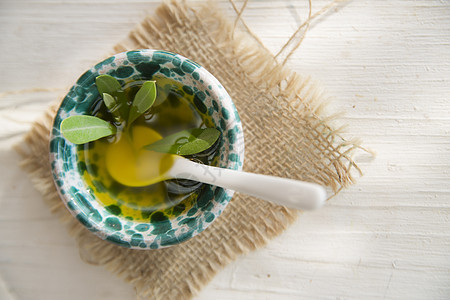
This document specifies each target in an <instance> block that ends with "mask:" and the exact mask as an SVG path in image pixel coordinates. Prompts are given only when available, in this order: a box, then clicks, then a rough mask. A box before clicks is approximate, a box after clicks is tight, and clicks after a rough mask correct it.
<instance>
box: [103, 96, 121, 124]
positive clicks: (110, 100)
mask: <svg viewBox="0 0 450 300" xmlns="http://www.w3.org/2000/svg"><path fill="white" fill-rule="evenodd" d="M103 102H105V105H106V108H108V110H109V111H110V112H111V113H112V114H113V116H114V119H115V120H116V121H119V120H120V117H121V116H120V113H119V109H118V108H119V104H118V103H117V101H116V99H115V98H114V97H113V96H111V95H110V94H107V93H103Z"/></svg>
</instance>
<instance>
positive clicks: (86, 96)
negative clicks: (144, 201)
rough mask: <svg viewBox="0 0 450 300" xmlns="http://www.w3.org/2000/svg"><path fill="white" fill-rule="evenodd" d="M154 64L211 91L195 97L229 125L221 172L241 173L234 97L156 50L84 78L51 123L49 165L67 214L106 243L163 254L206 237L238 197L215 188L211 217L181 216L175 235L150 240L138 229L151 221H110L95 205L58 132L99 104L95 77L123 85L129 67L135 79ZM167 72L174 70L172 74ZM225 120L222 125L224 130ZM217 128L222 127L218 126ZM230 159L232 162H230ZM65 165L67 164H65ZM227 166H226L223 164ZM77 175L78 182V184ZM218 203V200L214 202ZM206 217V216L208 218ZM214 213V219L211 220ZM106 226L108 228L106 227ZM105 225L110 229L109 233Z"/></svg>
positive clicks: (201, 72)
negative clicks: (138, 72)
mask: <svg viewBox="0 0 450 300" xmlns="http://www.w3.org/2000/svg"><path fill="white" fill-rule="evenodd" d="M150 63H157V64H158V65H159V66H160V67H161V66H164V67H165V68H168V67H169V66H172V68H173V69H175V68H177V70H175V71H176V72H178V75H179V77H176V76H177V74H175V79H176V80H178V79H180V78H181V79H180V80H187V79H189V80H191V81H192V82H193V83H195V82H196V83H195V84H197V83H198V85H197V87H202V88H205V87H206V86H207V87H208V89H209V93H207V95H206V94H205V93H203V92H201V91H200V90H199V91H197V92H194V93H195V95H197V93H198V94H199V95H200V93H202V94H203V96H202V97H203V98H202V97H198V99H200V100H201V101H202V103H203V106H205V108H206V109H207V110H208V111H207V113H208V114H209V113H210V112H211V107H212V106H214V109H215V108H216V106H217V112H216V111H214V112H212V114H214V115H217V116H219V115H220V116H221V118H220V124H221V125H220V126H222V125H225V127H226V128H221V129H222V130H224V131H223V133H224V132H225V131H226V132H227V135H225V134H224V138H223V140H224V147H225V145H226V147H228V149H227V150H228V152H226V153H228V156H227V157H226V158H225V157H224V158H222V157H221V158H220V161H221V165H220V167H226V168H230V169H235V170H242V166H243V159H244V152H245V151H244V136H243V130H242V124H241V121H240V118H239V115H238V112H237V110H236V107H235V105H234V103H233V101H232V99H231V97H230V96H229V95H228V93H227V92H226V90H225V88H224V87H223V86H222V85H221V84H220V83H219V81H218V80H217V79H216V78H215V77H214V76H213V75H212V74H211V73H209V72H208V71H207V70H206V69H205V68H203V67H202V66H201V65H199V64H198V63H196V62H194V61H192V60H190V59H188V58H186V57H184V56H181V55H179V54H175V53H172V52H168V51H162V50H153V49H139V50H132V51H125V52H121V53H117V54H115V55H113V56H111V57H108V58H106V59H104V60H103V61H101V62H100V63H98V64H96V65H95V66H94V67H92V68H91V69H89V70H88V71H86V72H85V73H83V74H82V75H81V76H80V78H79V79H78V80H77V82H76V83H75V84H74V85H73V86H72V87H71V89H70V90H69V92H68V93H67V95H66V96H65V97H64V99H63V101H62V102H61V104H60V106H59V108H58V111H57V113H56V116H55V119H54V122H53V127H52V131H51V134H50V163H51V169H52V175H53V178H54V183H55V186H56V189H57V191H58V193H59V195H60V198H61V199H62V201H63V202H64V204H65V205H66V207H67V208H68V210H69V211H70V212H71V214H72V215H74V216H75V217H76V218H77V219H78V221H80V222H81V223H82V224H83V225H84V226H85V227H86V228H87V229H89V230H90V231H91V232H93V233H95V234H96V235H97V236H99V237H100V238H102V239H105V240H108V241H110V242H113V243H115V244H118V245H121V246H125V247H128V248H134V249H158V248H165V247H169V246H172V245H176V244H179V243H181V242H184V241H186V240H188V239H190V238H192V237H194V236H196V235H197V234H199V233H200V232H202V231H204V230H205V229H206V228H207V227H208V226H209V225H210V224H211V223H212V222H213V221H214V220H215V219H216V218H217V217H218V216H219V215H220V214H221V213H222V211H223V209H224V208H225V207H226V205H227V204H228V203H229V201H230V200H231V197H232V196H233V194H234V191H231V190H226V189H222V188H219V187H215V188H212V190H213V194H211V193H208V196H210V197H211V196H212V198H211V199H209V200H208V199H207V200H208V204H207V207H208V208H209V209H210V210H209V211H206V209H205V210H201V209H200V208H197V211H196V212H195V213H192V214H189V213H190V212H184V213H183V214H181V215H180V216H177V218H176V222H178V223H177V224H178V227H176V230H175V231H174V232H171V233H170V234H169V231H168V232H166V233H161V234H152V232H151V231H150V227H149V228H147V230H142V231H141V230H139V227H138V225H143V224H147V225H148V226H152V222H150V220H149V223H141V222H134V221H132V220H126V219H125V218H123V217H122V218H121V217H120V216H108V215H107V214H106V213H105V211H104V207H103V210H101V207H102V204H100V203H99V202H98V201H96V200H95V196H94V194H93V193H89V192H88V191H85V190H83V189H87V190H89V187H87V186H86V185H85V186H83V182H82V179H81V176H80V175H79V173H78V172H76V171H74V170H78V169H77V167H76V163H77V160H76V153H75V152H76V149H77V145H74V144H72V143H70V142H68V141H66V140H65V139H64V138H63V137H62V135H61V133H60V132H59V125H60V123H61V121H62V120H63V119H64V118H65V117H68V116H70V115H79V114H83V112H86V109H88V108H90V105H89V104H90V103H91V102H92V101H94V100H93V99H94V98H95V99H98V91H96V88H95V91H93V89H92V85H93V82H95V77H97V76H98V75H101V74H106V73H108V74H109V75H112V76H113V77H116V78H117V79H118V80H119V81H121V80H124V79H129V77H126V76H125V77H124V76H123V74H118V73H119V72H118V71H119V70H121V71H123V70H124V69H129V68H130V67H131V68H134V72H133V73H131V74H135V73H136V70H137V67H138V66H140V65H144V64H146V65H145V66H148V65H149V64H150ZM169 70H172V69H170V68H169ZM180 70H181V72H180ZM156 73H157V72H156ZM156 73H154V74H156ZM143 74H144V73H143V71H142V72H141V75H142V76H141V78H142V77H145V76H143ZM154 74H153V75H154ZM158 74H160V73H158ZM133 76H136V75H133ZM186 76H187V77H186ZM147 80H148V79H147ZM200 83H201V84H200ZM95 92H97V96H95ZM80 99H81V100H80ZM198 99H197V100H198ZM208 101H209V102H210V103H209V104H208V103H207V102H208ZM213 101H216V103H215V104H214V102H213ZM85 102H86V103H85ZM197 104H198V105H201V103H197V102H196V105H197ZM207 104H208V105H207ZM212 104H214V105H212ZM203 106H202V109H203ZM208 106H209V108H208ZM78 109H79V110H78ZM75 110H77V111H75ZM225 116H226V117H225ZM222 120H224V122H223V124H222ZM217 122H219V121H217ZM215 125H216V126H219V125H218V124H215ZM231 134H232V135H231ZM231 137H233V140H234V141H237V143H232V144H231V145H230V141H231ZM232 155H234V156H232ZM231 157H232V158H233V159H230V158H231ZM64 159H67V161H65V160H64ZM225 161H226V162H227V163H226V164H223V162H225ZM71 166H72V168H71ZM74 166H75V167H74ZM77 174H78V177H79V178H76V177H77V176H76V175H77ZM68 181H69V182H70V183H69V182H68ZM205 197H206V196H205ZM216 197H217V199H218V200H216ZM199 198H200V197H199ZM202 203H203V202H202ZM211 205H212V206H211ZM202 208H203V207H202ZM99 210H101V211H99ZM198 211H200V212H198ZM206 212H208V217H205V214H206ZM211 213H212V215H213V216H212V217H211ZM113 218H115V219H114V222H120V224H118V223H114V222H112V220H113ZM187 219H190V220H192V219H194V220H196V221H195V222H196V223H195V224H194V223H192V224H194V225H195V226H191V225H192V224H191V225H190V224H187V225H186V223H183V225H179V224H181V223H182V222H183V221H185V220H187ZM108 220H109V223H106V222H107V221H108ZM169 222H171V225H173V224H172V223H174V222H175V219H174V218H172V219H169ZM105 223H106V225H108V227H105ZM126 224H128V225H129V226H133V227H131V228H133V229H134V233H133V234H129V235H127V234H125V233H124V232H125V227H126V226H127V225H126ZM130 224H131V225H130ZM109 225H111V226H112V227H110V226H109ZM153 225H154V224H153ZM114 226H116V228H114ZM180 226H181V227H183V228H181V227H180ZM118 227H120V230H116V229H117V228H118ZM144 227H145V226H143V228H144ZM170 228H172V227H170ZM180 228H181V229H180ZM177 230H178V231H177ZM128 231H130V230H128ZM131 231H133V230H131ZM154 231H155V230H153V232H154Z"/></svg>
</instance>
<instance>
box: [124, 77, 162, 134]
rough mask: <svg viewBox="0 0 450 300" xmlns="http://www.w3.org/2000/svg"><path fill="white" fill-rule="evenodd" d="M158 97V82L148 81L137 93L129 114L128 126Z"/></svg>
mask: <svg viewBox="0 0 450 300" xmlns="http://www.w3.org/2000/svg"><path fill="white" fill-rule="evenodd" d="M155 99H156V82H155V81H146V82H144V84H143V85H142V87H141V88H140V89H139V91H138V92H137V93H136V96H135V97H134V101H133V104H131V108H130V113H129V116H128V126H129V125H130V124H131V123H133V122H134V121H135V120H136V119H137V118H139V116H140V115H142V114H143V113H144V112H145V111H146V110H147V109H149V108H150V107H151V106H152V105H153V103H154V102H155Z"/></svg>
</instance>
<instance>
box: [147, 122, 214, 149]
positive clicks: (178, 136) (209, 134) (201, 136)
mask: <svg viewBox="0 0 450 300" xmlns="http://www.w3.org/2000/svg"><path fill="white" fill-rule="evenodd" d="M219 137H220V131H219V130H217V129H215V128H194V129H187V130H183V131H180V132H177V133H174V134H172V135H169V136H167V137H165V138H163V139H161V140H159V141H156V142H154V143H152V144H150V145H147V146H145V149H147V150H152V151H156V152H162V153H171V154H177V155H192V154H196V153H200V152H202V151H205V150H206V149H208V148H210V147H211V146H212V145H214V143H215V142H216V141H217V139H218V138H219Z"/></svg>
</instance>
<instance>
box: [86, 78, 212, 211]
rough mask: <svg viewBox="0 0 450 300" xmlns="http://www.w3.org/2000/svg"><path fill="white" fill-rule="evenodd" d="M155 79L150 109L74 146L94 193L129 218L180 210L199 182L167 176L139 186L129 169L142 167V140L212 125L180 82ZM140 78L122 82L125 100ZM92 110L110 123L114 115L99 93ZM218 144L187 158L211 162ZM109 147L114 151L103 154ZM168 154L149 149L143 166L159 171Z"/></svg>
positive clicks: (131, 96) (165, 166)
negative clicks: (149, 159) (113, 130)
mask: <svg viewBox="0 0 450 300" xmlns="http://www.w3.org/2000/svg"><path fill="white" fill-rule="evenodd" d="M153 80H156V86H157V98H156V100H155V103H154V105H153V106H152V107H151V108H150V110H149V111H147V112H146V113H145V114H144V115H142V116H141V117H139V118H138V119H137V120H136V121H135V122H133V124H132V125H131V126H129V127H121V126H118V133H117V134H116V135H115V136H112V137H109V138H103V139H100V140H97V141H94V142H90V143H88V144H85V145H82V146H81V147H80V148H79V151H78V157H79V160H80V164H81V166H82V168H83V169H85V172H84V180H85V182H86V184H87V185H88V186H89V187H90V189H91V191H92V192H93V193H94V194H95V196H96V197H97V199H98V200H99V201H100V202H101V204H103V205H104V206H105V207H106V208H107V210H109V211H110V212H111V213H113V214H116V215H119V214H120V215H121V216H123V217H125V218H128V219H130V220H131V219H133V220H146V219H148V216H149V215H150V214H151V213H152V212H153V211H155V210H160V209H167V208H170V207H174V206H178V207H175V209H178V210H180V208H181V209H182V210H184V209H187V208H188V207H189V206H191V205H192V203H193V202H194V201H195V199H196V198H197V196H198V194H199V192H200V191H201V187H202V184H201V183H198V182H193V181H189V180H166V181H163V182H159V183H156V184H152V185H147V186H143V187H139V185H142V182H139V179H136V178H134V177H132V176H128V175H127V174H128V173H130V174H131V173H132V172H133V171H134V169H135V168H138V167H140V168H142V162H139V161H137V160H136V151H139V149H142V147H143V146H144V145H146V144H149V143H151V142H153V141H156V140H157V139H159V138H161V137H164V136H167V135H170V134H173V133H176V132H178V131H181V130H184V129H190V128H200V127H205V126H207V125H208V126H211V124H208V123H210V120H209V119H208V118H207V117H206V116H201V115H200V114H199V113H198V112H197V110H196V109H195V107H194V106H193V105H192V103H193V99H192V98H193V96H192V95H189V94H187V93H185V92H184V91H183V89H182V86H181V85H180V84H179V83H178V82H176V81H173V80H170V79H167V78H158V77H157V78H153ZM142 83H143V82H141V81H132V82H129V83H127V84H126V85H125V86H124V93H125V94H126V96H127V99H128V101H129V103H131V101H132V99H134V95H135V94H136V93H137V91H138V90H139V88H140V87H141V86H142ZM92 114H93V115H96V116H98V117H100V118H102V119H105V120H108V121H110V122H111V123H114V118H113V116H112V115H111V114H110V113H109V112H108V111H107V109H106V107H105V106H104V104H103V102H102V100H101V99H100V98H99V99H98V101H97V102H96V104H95V105H94V107H93V109H92ZM152 133H153V134H152ZM123 145H130V146H123ZM216 148H217V143H216V145H215V146H213V147H212V148H211V149H208V150H207V151H205V152H202V153H199V154H197V155H193V156H191V157H188V158H190V159H194V160H196V161H199V162H202V163H204V164H211V163H213V160H216V159H217V158H214V154H215V150H216ZM112 152H114V155H109V156H108V155H107V154H108V153H112ZM111 156H113V157H112V158H111ZM167 156H168V155H166V156H164V154H161V155H160V156H156V158H155V156H154V155H153V156H152V159H153V162H152V163H151V164H149V163H146V164H145V168H153V169H152V170H151V171H152V172H153V173H154V174H155V173H156V174H158V173H160V175H161V174H162V173H164V172H165V171H166V170H167V169H169V168H170V166H171V163H172V160H171V159H170V157H169V158H168V157H167ZM111 172H116V174H119V176H121V178H124V179H122V180H121V182H122V183H126V184H122V183H120V182H118V181H116V180H115V179H114V178H118V177H117V175H116V176H114V178H113V176H111ZM127 172H128V173H127ZM133 185H137V186H133ZM180 203H186V205H183V204H180Z"/></svg>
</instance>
